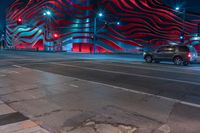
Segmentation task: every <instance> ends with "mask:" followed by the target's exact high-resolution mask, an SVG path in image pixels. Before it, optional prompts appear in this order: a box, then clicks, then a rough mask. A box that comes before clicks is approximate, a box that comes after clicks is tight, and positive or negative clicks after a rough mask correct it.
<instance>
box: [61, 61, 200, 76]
mask: <svg viewBox="0 0 200 133" xmlns="http://www.w3.org/2000/svg"><path fill="white" fill-rule="evenodd" d="M60 63H66V62H60ZM88 63H91V64H103V65H107V66H119V67H126V68H138V69H146V70H153V71H161V72H172V73H180V74H188V75H198V76H199V75H200V73H199V74H198V73H194V72H190V73H188V72H182V71H177V70H176V71H175V70H174V71H171V70H161V69H156V68H149V67H143V66H130V65H125V64H124V65H120V64H106V63H103V62H88ZM185 70H188V69H185Z"/></svg>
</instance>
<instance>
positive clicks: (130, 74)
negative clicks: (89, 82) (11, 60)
mask: <svg viewBox="0 0 200 133" xmlns="http://www.w3.org/2000/svg"><path fill="white" fill-rule="evenodd" d="M50 64H55V65H60V66H68V67H74V68H80V69H86V70H92V71H100V72H106V73H115V74H122V75H129V76H137V77H143V78H151V79H157V80H166V81H171V82H179V83H184V84H192V85H198V86H200V83H199V82H192V81H187V80H178V79H170V78H163V77H155V76H148V75H143V74H133V73H126V72H117V71H111V70H102V69H96V68H89V67H80V66H75V65H68V64H62V63H53V62H52V63H50Z"/></svg>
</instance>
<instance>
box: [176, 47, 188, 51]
mask: <svg viewBox="0 0 200 133" xmlns="http://www.w3.org/2000/svg"><path fill="white" fill-rule="evenodd" d="M178 49H179V51H180V52H189V48H188V47H187V46H179V47H178Z"/></svg>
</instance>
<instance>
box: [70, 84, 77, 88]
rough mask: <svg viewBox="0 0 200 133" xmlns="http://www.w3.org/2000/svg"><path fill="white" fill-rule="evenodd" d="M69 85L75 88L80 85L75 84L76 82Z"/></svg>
mask: <svg viewBox="0 0 200 133" xmlns="http://www.w3.org/2000/svg"><path fill="white" fill-rule="evenodd" d="M69 86H71V87H74V88H78V87H79V86H77V85H74V84H70V85H69Z"/></svg>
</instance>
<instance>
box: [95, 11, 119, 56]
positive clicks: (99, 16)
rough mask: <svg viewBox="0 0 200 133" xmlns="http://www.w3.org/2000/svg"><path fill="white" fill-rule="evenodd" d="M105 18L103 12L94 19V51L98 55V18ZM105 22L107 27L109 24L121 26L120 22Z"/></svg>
mask: <svg viewBox="0 0 200 133" xmlns="http://www.w3.org/2000/svg"><path fill="white" fill-rule="evenodd" d="M102 17H104V14H103V13H102V12H99V13H98V15H95V17H94V36H93V50H94V54H95V53H96V37H97V19H98V18H102ZM104 22H105V25H108V24H116V25H120V24H121V23H120V22H119V21H118V22H111V23H109V22H106V21H104Z"/></svg>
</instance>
